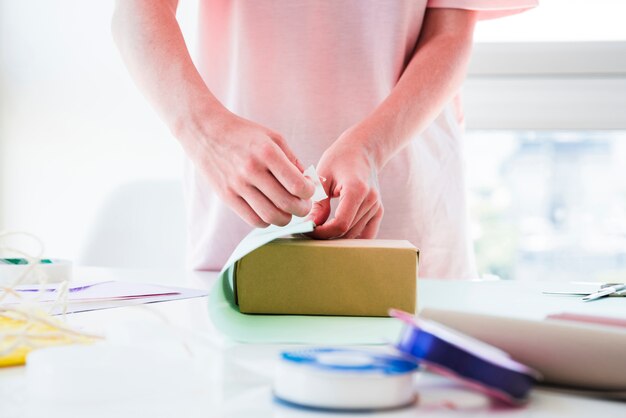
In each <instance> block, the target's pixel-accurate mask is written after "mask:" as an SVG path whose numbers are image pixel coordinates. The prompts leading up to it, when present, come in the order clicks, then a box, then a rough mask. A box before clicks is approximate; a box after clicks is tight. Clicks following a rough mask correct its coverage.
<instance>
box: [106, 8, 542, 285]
mask: <svg viewBox="0 0 626 418" xmlns="http://www.w3.org/2000/svg"><path fill="white" fill-rule="evenodd" d="M535 5H536V0H494V1H485V0H430V1H427V0H389V1H384V0H370V1H363V0H329V1H317V0H300V1H295V0H255V1H242V0H239V1H237V0H211V1H204V2H201V5H200V11H199V13H200V49H199V51H198V60H197V64H198V65H197V67H196V65H194V63H193V62H192V60H191V58H190V55H189V53H188V51H187V48H186V45H185V42H184V39H183V37H182V35H181V32H180V28H179V26H178V23H177V21H176V17H175V12H176V7H177V0H160V1H154V0H119V1H118V4H117V7H116V12H115V15H114V18H113V33H114V37H115V39H116V42H117V44H118V46H119V49H120V51H121V53H122V56H123V58H124V60H125V62H126V64H127V66H128V68H129V70H130V72H131V74H132V75H133V77H134V79H135V80H136V82H137V84H138V85H139V87H140V88H141V90H142V91H143V92H144V94H145V95H146V96H147V97H148V99H149V100H150V101H151V102H152V104H153V105H154V106H155V108H156V109H157V111H158V112H159V113H160V114H161V116H162V118H163V120H164V121H165V122H166V124H167V125H168V126H169V128H170V129H171V131H172V132H173V134H174V135H175V136H176V138H177V139H178V140H179V142H180V143H181V145H182V147H183V149H184V150H185V152H186V154H187V156H188V164H187V170H186V176H185V179H186V195H187V199H188V201H189V237H190V244H191V248H190V250H191V251H190V254H189V260H190V263H191V265H192V267H194V268H196V269H210V270H219V269H220V268H221V267H222V265H223V263H224V262H225V260H226V258H227V257H228V255H229V254H230V252H231V251H232V249H233V248H234V247H235V246H236V244H237V243H238V242H239V241H240V240H241V239H242V238H243V236H245V235H246V234H247V233H248V231H249V230H250V228H252V227H264V226H267V225H269V224H276V225H284V224H286V223H287V222H288V221H289V220H290V218H291V215H292V214H294V215H298V216H304V215H306V214H308V213H309V211H311V212H310V216H311V217H312V218H313V220H314V221H315V223H316V225H318V226H317V228H316V229H315V231H314V232H313V233H312V236H313V237H315V238H322V239H326V238H338V237H345V238H374V237H379V238H390V239H407V240H409V241H411V242H412V243H413V244H415V245H416V246H417V247H418V248H420V250H421V256H420V274H421V275H422V276H424V277H439V278H449V277H454V278H472V277H475V275H476V272H475V266H474V260H473V253H472V251H471V242H470V240H469V236H468V231H467V214H466V204H465V196H464V183H463V169H462V153H461V132H462V129H461V126H462V112H461V111H460V106H459V100H458V97H457V92H458V90H459V88H460V86H461V83H462V80H463V78H464V76H465V69H466V66H467V62H468V60H469V56H470V52H471V45H472V34H473V30H474V25H475V23H476V21H477V20H478V19H481V18H485V17H496V16H501V15H504V14H510V13H514V12H519V11H522V10H525V9H527V8H530V7H533V6H535ZM310 164H316V165H317V169H318V173H319V175H320V176H321V177H323V178H325V182H324V185H325V188H326V189H327V190H326V191H327V193H328V195H329V196H330V199H328V200H326V201H323V202H320V203H318V204H315V205H314V206H313V207H312V203H311V201H310V197H311V195H312V194H313V185H312V183H311V181H310V180H309V179H307V178H306V177H304V176H303V174H302V171H303V168H304V167H305V166H308V165H310ZM332 200H337V202H338V203H337V205H336V210H335V211H334V214H332V215H331V203H333V202H331V201H332ZM383 206H384V216H383ZM311 208H312V210H311Z"/></svg>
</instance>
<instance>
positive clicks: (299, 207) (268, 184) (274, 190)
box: [253, 171, 311, 216]
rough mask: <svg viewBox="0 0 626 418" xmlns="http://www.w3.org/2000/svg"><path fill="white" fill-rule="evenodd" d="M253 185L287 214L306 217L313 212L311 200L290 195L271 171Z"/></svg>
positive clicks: (257, 179)
mask: <svg viewBox="0 0 626 418" xmlns="http://www.w3.org/2000/svg"><path fill="white" fill-rule="evenodd" d="M253 185H254V186H255V187H256V188H257V189H259V191H260V192H261V193H263V194H264V195H265V196H266V197H267V198H268V199H269V200H270V201H271V202H272V203H273V204H274V206H276V207H277V208H278V209H280V210H281V211H283V212H285V213H289V214H294V215H296V216H306V215H307V214H308V213H309V212H310V211H311V201H310V200H302V199H298V198H297V197H295V196H294V195H292V194H291V193H289V192H288V191H287V190H285V188H284V187H283V186H282V185H281V184H280V183H279V182H278V180H276V177H274V176H273V175H272V173H270V172H269V171H266V172H264V173H261V174H260V175H258V176H256V177H255V178H254V180H253Z"/></svg>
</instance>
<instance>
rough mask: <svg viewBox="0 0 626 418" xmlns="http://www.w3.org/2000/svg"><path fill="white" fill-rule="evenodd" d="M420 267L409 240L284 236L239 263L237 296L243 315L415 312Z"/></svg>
mask: <svg viewBox="0 0 626 418" xmlns="http://www.w3.org/2000/svg"><path fill="white" fill-rule="evenodd" d="M417 265H418V250H417V249H416V248H415V247H414V246H413V245H412V244H411V243H410V242H408V241H397V240H362V239H358V240H357V239H338V240H328V241H318V240H310V239H304V238H279V239H277V240H274V241H272V242H270V243H268V244H266V245H264V246H262V247H260V248H257V249H256V250H254V251H253V252H251V253H250V254H248V255H246V256H245V257H243V258H242V259H241V260H239V261H238V262H237V265H236V268H235V275H234V280H235V282H234V288H235V298H236V301H237V304H238V305H239V309H240V311H241V312H243V313H258V314H292V315H346V316H388V311H389V309H390V308H396V309H401V310H403V311H406V312H415V308H416V307H415V300H416V284H417Z"/></svg>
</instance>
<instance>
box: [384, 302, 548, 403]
mask: <svg viewBox="0 0 626 418" xmlns="http://www.w3.org/2000/svg"><path fill="white" fill-rule="evenodd" d="M391 315H392V316H394V317H396V318H399V319H401V320H402V321H404V322H405V323H406V324H407V325H406V326H405V327H404V330H403V331H402V333H401V335H400V341H399V342H398V344H397V345H396V347H397V349H398V350H400V351H401V352H403V353H405V354H408V355H409V356H411V357H413V358H415V359H416V360H417V361H418V362H419V363H421V364H424V365H425V366H427V367H428V368H429V369H431V370H432V371H434V372H436V373H438V374H442V375H445V376H449V377H452V378H455V379H457V380H460V381H461V382H463V383H464V384H466V385H469V386H470V387H472V388H474V389H477V390H480V391H482V392H484V393H487V394H488V395H490V396H492V397H495V398H497V399H500V400H502V401H504V402H507V403H510V404H520V403H523V402H525V401H526V400H527V398H528V394H529V393H530V390H531V389H532V387H533V386H534V384H535V382H536V381H537V380H538V379H539V377H540V376H539V374H538V373H537V372H536V371H534V370H533V369H531V368H529V367H527V366H525V365H523V364H521V363H518V362H516V361H514V360H513V359H511V358H510V357H509V356H508V355H507V354H506V353H504V352H502V351H500V350H498V349H496V348H495V347H492V346H488V345H487V344H485V343H483V342H480V341H478V340H475V339H474V338H472V337H468V336H465V335H463V334H461V333H459V332H457V331H453V330H450V329H448V328H446V327H444V326H443V325H441V324H438V323H436V322H434V321H426V320H418V321H415V319H414V318H413V317H412V316H411V315H410V314H407V313H405V312H401V311H392V312H391Z"/></svg>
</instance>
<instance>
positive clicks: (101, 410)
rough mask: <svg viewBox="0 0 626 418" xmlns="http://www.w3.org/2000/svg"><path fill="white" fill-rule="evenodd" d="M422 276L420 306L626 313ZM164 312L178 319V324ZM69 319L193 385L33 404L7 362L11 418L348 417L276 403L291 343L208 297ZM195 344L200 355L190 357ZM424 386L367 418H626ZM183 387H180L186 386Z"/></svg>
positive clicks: (0, 400)
mask: <svg viewBox="0 0 626 418" xmlns="http://www.w3.org/2000/svg"><path fill="white" fill-rule="evenodd" d="M76 278H77V279H80V280H89V281H91V280H126V281H136V282H149V283H160V284H166V285H176V286H189V287H210V286H212V284H213V283H214V282H215V280H216V275H215V274H214V273H199V272H180V271H143V270H142V271H137V270H115V269H101V268H78V269H77V271H76ZM419 283H420V284H419V306H420V307H437V308H454V309H459V310H468V311H472V312H484V313H506V314H508V315H513V316H518V317H525V318H540V317H543V316H544V315H545V314H546V313H548V312H558V311H568V312H578V313H588V314H612V315H617V316H619V315H621V316H624V313H625V312H626V311H625V308H624V302H625V301H623V300H618V298H612V299H608V298H607V299H604V300H602V301H598V302H594V303H586V304H583V303H580V301H579V299H578V298H564V297H546V296H543V295H541V291H540V290H541V289H542V287H544V284H542V283H539V282H535V283H520V282H509V281H499V282H498V281H489V282H471V281H464V282H462V281H436V280H420V282H419ZM155 313H156V314H155ZM163 318H165V319H166V320H167V321H168V322H169V323H170V324H173V325H168V324H167V323H166V322H165V321H164V319H163ZM68 320H69V321H70V323H72V324H73V325H76V326H80V327H83V328H84V329H86V330H89V331H92V332H100V333H103V334H105V335H107V336H108V337H109V339H110V341H111V343H112V344H118V345H129V346H135V347H138V348H139V349H143V350H146V352H148V351H150V353H152V355H159V356H162V358H164V359H169V358H170V357H171V358H173V359H176V361H181V362H184V365H185V367H192V369H193V371H194V373H195V375H194V376H193V378H190V382H181V383H180V384H179V382H172V381H170V380H169V379H168V378H167V375H166V374H163V375H162V376H160V375H159V374H158V373H157V375H156V376H157V377H156V378H155V377H153V378H151V380H150V381H148V380H147V378H146V377H144V376H135V375H133V373H132V370H130V371H129V370H120V371H119V379H120V387H125V386H124V385H131V386H133V387H137V388H141V387H156V389H154V390H151V391H150V393H142V394H140V395H138V396H135V397H134V398H132V399H128V397H124V396H121V394H120V393H117V392H116V390H115V388H108V389H107V390H105V391H104V392H101V393H102V395H101V396H100V395H99V394H98V393H100V392H98V393H95V394H94V396H93V398H92V399H73V398H72V395H71V394H66V395H65V396H63V397H61V398H60V399H56V400H54V401H50V402H41V401H33V399H35V400H39V399H40V398H38V397H35V398H31V395H30V394H29V392H28V379H27V375H26V372H25V368H24V367H14V368H5V369H0V417H1V418H12V417H43V416H45V417H48V418H55V417H63V418H68V417H116V418H117V417H127V416H128V417H131V416H132V417H138V416H141V417H178V416H179V417H181V418H182V417H246V418H248V417H255V418H263V417H276V418H300V417H311V418H315V417H326V418H329V417H340V416H341V417H346V416H347V415H342V414H329V413H319V412H311V411H306V410H299V409H294V408H290V407H286V406H282V405H279V404H276V403H275V402H274V401H273V399H272V394H271V382H272V367H273V365H274V363H275V359H276V357H277V354H278V352H279V351H281V350H282V349H285V347H284V346H282V347H281V346H274V345H262V346H260V345H246V344H237V343H233V342H229V341H226V340H224V339H223V338H221V336H220V335H219V334H218V333H217V332H216V331H215V329H214V328H213V327H212V325H211V323H210V320H209V319H208V314H207V302H206V300H205V299H192V300H181V301H174V302H167V303H161V304H153V305H149V308H118V309H111V310H102V311H95V312H86V313H80V314H75V315H71V316H70V317H69V319H68ZM183 343H184V344H186V346H187V348H185V346H184V344H183ZM290 348H294V347H293V346H291V347H290ZM188 350H190V351H191V353H192V354H193V356H190V355H189V352H188ZM94 361H97V359H95V360H94ZM181 364H183V363H181ZM156 366H158V365H156ZM573 367H577V366H576V365H573ZM157 370H158V369H157ZM159 376H160V377H159ZM155 379H156V380H155ZM159 379H161V380H159ZM77 384H80V385H81V387H84V386H82V385H87V386H94V387H95V386H96V385H97V382H93V381H91V382H90V381H85V382H80V383H77ZM150 385H152V386H150ZM416 386H417V391H418V393H419V396H420V399H419V401H418V402H417V404H416V406H414V407H411V408H407V409H402V410H397V411H392V412H386V413H380V414H375V415H374V414H368V415H367V416H368V417H389V418H409V417H424V416H429V417H430V416H432V417H458V416H466V415H467V416H474V417H476V416H506V417H533V418H536V417H569V418H571V417H590V416H602V417H623V416H626V403H623V402H618V401H610V400H602V399H594V398H587V397H579V396H574V395H571V394H566V393H560V392H556V391H554V390H549V389H545V388H537V389H536V390H535V391H534V392H533V394H532V397H531V400H530V402H529V403H528V405H526V406H525V407H522V408H506V407H503V406H501V405H492V404H491V403H490V402H489V401H488V399H486V398H485V397H484V396H482V395H480V394H477V393H474V392H472V391H469V390H467V389H464V388H462V387H460V386H458V385H457V384H455V383H452V382H449V381H448V380H446V379H443V378H439V377H437V376H433V375H430V374H422V375H421V376H420V377H419V378H418V381H417V384H416ZM178 388H180V390H177V389H178ZM109 389H110V390H109ZM118 392H119V391H118ZM140 392H141V391H140ZM176 392H180V393H176ZM64 398H65V399H64ZM450 398H452V399H453V400H454V401H455V402H456V406H455V408H456V409H451V407H450V405H449V404H447V403H446V401H447V400H449V399H450ZM68 399H71V401H70V400H68ZM350 416H354V415H350Z"/></svg>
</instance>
